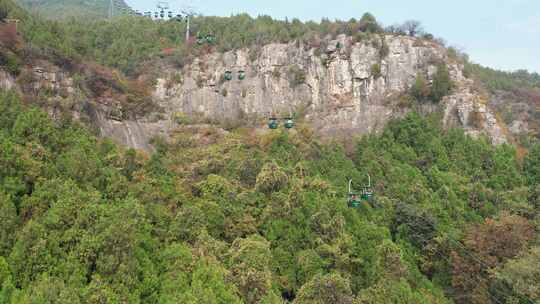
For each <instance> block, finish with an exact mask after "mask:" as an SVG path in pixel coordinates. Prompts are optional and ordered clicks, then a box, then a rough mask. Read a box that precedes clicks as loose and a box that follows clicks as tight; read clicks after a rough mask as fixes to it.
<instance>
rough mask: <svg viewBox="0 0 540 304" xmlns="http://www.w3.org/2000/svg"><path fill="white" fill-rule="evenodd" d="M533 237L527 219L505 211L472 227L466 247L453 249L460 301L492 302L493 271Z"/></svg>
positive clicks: (454, 278) (464, 243) (456, 291)
mask: <svg viewBox="0 0 540 304" xmlns="http://www.w3.org/2000/svg"><path fill="white" fill-rule="evenodd" d="M532 237H533V227H532V225H531V224H530V223H529V222H528V221H527V219H525V218H523V217H520V216H517V215H510V214H508V213H502V214H501V215H500V216H499V217H498V218H497V219H487V220H485V222H484V223H482V224H479V225H475V226H473V227H471V228H470V229H468V231H467V234H466V235H465V239H464V242H463V245H464V246H463V248H462V247H461V246H458V247H457V248H456V249H455V250H454V251H453V252H452V255H451V257H452V285H453V287H454V291H455V294H454V297H455V300H456V302H457V303H489V301H488V299H489V298H490V295H489V293H488V287H489V286H490V284H491V283H492V282H491V277H490V276H489V270H491V269H494V268H496V267H499V266H501V265H502V264H503V263H504V262H505V261H506V260H508V259H510V258H513V257H515V256H516V255H518V254H519V253H520V252H521V251H522V250H523V249H525V248H526V246H527V243H528V242H529V241H530V240H531V239H532Z"/></svg>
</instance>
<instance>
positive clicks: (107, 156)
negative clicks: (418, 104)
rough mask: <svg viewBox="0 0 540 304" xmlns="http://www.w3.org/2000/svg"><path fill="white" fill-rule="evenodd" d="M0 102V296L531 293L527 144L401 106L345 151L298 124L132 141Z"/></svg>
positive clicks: (159, 299)
mask: <svg viewBox="0 0 540 304" xmlns="http://www.w3.org/2000/svg"><path fill="white" fill-rule="evenodd" d="M0 111H1V112H2V113H3V114H2V116H0V286H1V288H0V302H1V303H287V302H289V303H296V304H303V303H452V302H455V303H490V302H491V303H530V302H527V300H528V299H530V300H531V301H533V302H534V301H540V298H539V294H538V284H537V282H538V280H537V278H538V271H536V270H537V269H538V268H537V267H536V266H537V263H538V246H539V243H538V239H537V232H538V229H539V228H540V227H539V226H538V225H539V223H540V218H539V213H538V212H539V210H540V209H539V208H540V204H539V203H538V201H539V199H538V197H540V190H539V188H538V179H537V172H538V171H539V169H540V168H539V167H538V166H539V165H540V162H539V161H538V157H539V155H540V153H538V151H540V148H538V147H536V148H535V150H534V151H532V152H531V153H530V154H529V157H528V158H527V160H526V161H525V162H524V163H523V165H520V164H519V163H518V161H517V160H516V157H515V154H516V153H515V150H514V149H513V148H512V147H510V146H506V145H503V146H499V147H494V146H492V145H490V144H489V143H488V142H487V141H486V140H484V139H479V140H475V139H472V138H469V137H467V136H466V135H465V134H464V133H463V131H461V130H458V129H454V130H449V131H447V132H443V131H442V130H441V129H440V127H439V126H438V125H437V123H436V122H435V121H436V119H431V118H422V117H420V116H419V115H416V114H410V115H408V116H407V117H406V118H404V119H403V120H400V121H394V122H392V123H391V124H390V125H389V126H388V127H387V128H386V129H385V130H384V132H383V133H382V134H379V135H372V136H367V137H364V138H362V139H361V140H358V141H357V142H356V147H357V149H356V151H354V153H352V154H351V155H348V154H346V153H345V150H344V148H343V147H342V146H341V145H340V144H339V143H332V144H321V143H319V142H318V141H317V140H316V139H315V138H314V137H313V135H312V132H311V131H310V130H309V129H307V128H306V127H305V126H302V125H301V124H300V125H299V127H298V128H297V129H295V130H291V131H290V132H287V131H269V132H268V133H266V134H264V135H255V134H253V133H251V132H249V131H248V130H241V129H240V130H236V131H233V132H231V133H230V134H223V133H219V132H215V131H213V129H211V128H210V129H206V130H199V131H197V132H196V134H193V132H194V131H193V129H190V131H184V132H179V133H177V135H176V136H175V137H174V138H173V140H172V142H171V143H165V142H163V141H159V140H156V142H155V144H156V149H157V151H156V152H155V153H153V154H152V155H148V156H147V155H145V154H142V153H139V152H136V151H134V150H125V149H122V148H120V147H117V146H116V145H114V144H113V143H111V142H110V141H108V140H99V139H96V138H95V137H93V136H92V135H90V134H89V133H88V132H87V131H85V130H84V129H82V128H81V127H79V126H77V125H76V124H75V123H73V122H71V121H69V120H62V121H58V122H53V121H51V120H50V119H49V118H48V116H47V114H45V113H43V112H41V111H40V110H37V109H32V108H26V107H24V106H22V105H21V104H20V102H19V101H18V97H17V96H16V95H15V94H13V93H2V95H1V96H0ZM195 135H197V136H198V137H194V136H195ZM201 135H202V136H204V137H205V140H204V141H200V140H199V141H196V139H195V138H199V139H200V136H201ZM199 142H204V143H205V144H201V143H199ZM368 172H369V173H370V174H371V176H372V179H373V181H374V190H375V193H376V199H375V201H374V202H373V204H372V205H368V204H366V205H364V206H362V207H361V208H360V209H358V210H357V209H349V208H348V207H347V205H346V191H347V189H346V188H347V185H346V183H347V178H353V180H354V181H355V184H357V185H361V184H363V183H366V173H368Z"/></svg>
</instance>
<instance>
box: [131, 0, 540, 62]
mask: <svg viewBox="0 0 540 304" xmlns="http://www.w3.org/2000/svg"><path fill="white" fill-rule="evenodd" d="M126 2H127V3H128V4H130V5H131V6H132V7H133V8H135V9H138V10H141V11H145V10H154V8H155V5H156V3H157V1H156V2H154V1H148V0H126ZM168 2H169V4H170V6H171V8H175V7H178V8H179V7H181V6H182V5H185V4H191V5H192V6H195V7H196V8H197V9H198V11H200V12H201V13H202V14H204V15H219V16H228V15H231V14H236V13H243V12H246V13H249V14H250V15H252V16H257V15H263V14H265V15H271V16H272V17H275V18H279V19H283V18H285V17H288V18H295V17H296V18H299V19H302V20H320V19H321V18H323V17H327V18H329V19H342V20H348V19H350V18H352V17H355V18H359V17H361V16H362V14H363V13H364V12H371V13H372V14H374V15H375V17H377V19H378V20H379V21H380V22H382V23H383V24H384V25H389V24H393V23H398V22H402V21H404V20H407V19H417V20H420V21H421V22H422V23H423V25H424V28H425V29H426V30H427V31H429V32H431V33H433V34H434V35H435V36H438V37H442V38H444V39H445V40H446V41H447V42H448V44H449V45H452V46H457V47H459V48H461V49H462V50H464V51H465V52H466V53H468V54H469V55H470V57H471V59H472V60H473V61H474V62H478V63H481V64H483V65H486V66H490V67H494V68H498V69H504V70H516V69H528V70H529V71H536V72H540V0H453V1H442V0H271V1H268V0H191V1H187V0H186V1H184V0H171V1H168Z"/></svg>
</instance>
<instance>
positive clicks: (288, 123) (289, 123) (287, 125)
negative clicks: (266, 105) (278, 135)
mask: <svg viewBox="0 0 540 304" xmlns="http://www.w3.org/2000/svg"><path fill="white" fill-rule="evenodd" d="M293 127H294V121H293V120H292V118H290V117H289V118H285V128H287V129H292V128H293Z"/></svg>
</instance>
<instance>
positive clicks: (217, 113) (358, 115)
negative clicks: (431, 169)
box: [0, 35, 517, 150]
mask: <svg viewBox="0 0 540 304" xmlns="http://www.w3.org/2000/svg"><path fill="white" fill-rule="evenodd" d="M326 45H328V47H327V48H326V49H324V50H323V54H317V53H318V52H316V51H315V50H314V49H309V48H307V47H305V46H304V45H302V44H299V43H296V42H292V43H288V44H269V45H266V46H263V47H261V48H260V50H259V51H258V53H256V54H255V53H253V52H254V50H249V49H240V50H235V51H230V52H227V53H224V54H220V53H211V54H208V55H205V56H204V57H201V58H197V59H195V60H194V61H193V62H192V63H191V64H190V65H188V66H186V67H184V68H183V69H175V68H172V67H168V68H165V69H164V70H163V73H162V75H161V77H159V79H157V82H156V86H155V89H154V91H153V94H152V96H153V100H154V102H155V104H157V105H158V106H159V108H160V109H162V111H160V113H147V115H146V116H145V117H143V118H137V119H125V117H124V116H123V115H122V109H121V105H120V104H121V103H120V102H119V101H118V100H114V99H112V98H109V99H101V100H87V99H85V98H84V97H81V96H82V95H83V94H81V92H80V91H79V88H78V87H77V86H76V85H75V84H74V80H73V75H70V74H69V73H67V72H65V71H62V70H61V69H59V68H58V67H55V66H52V65H51V64H50V63H49V64H47V63H43V64H42V63H40V64H39V65H35V66H33V67H32V68H31V69H32V75H33V76H32V78H33V80H32V83H31V84H30V86H31V87H32V88H33V89H34V90H39V89H41V88H44V87H47V88H52V89H53V91H64V95H65V93H67V94H68V95H69V96H70V98H72V99H74V100H75V101H74V102H73V106H72V107H71V108H70V111H72V113H73V116H74V117H76V118H81V119H82V118H83V117H85V116H86V117H89V118H90V119H89V120H90V122H91V123H92V124H93V125H94V127H95V128H96V129H97V130H99V132H100V134H101V135H102V136H107V137H111V138H113V139H115V140H117V141H118V142H120V143H122V144H125V145H127V146H130V147H134V148H139V149H144V150H151V146H150V144H149V141H150V139H151V138H152V137H154V136H165V137H166V136H168V135H169V134H170V133H171V132H172V131H174V129H175V128H178V127H179V126H178V124H177V123H176V120H177V117H179V116H182V117H186V118H187V119H188V120H191V122H193V123H201V122H228V121H229V122H230V121H232V122H238V121H241V120H244V119H246V118H261V122H262V119H263V118H268V117H269V116H274V115H275V116H281V117H283V116H288V115H290V114H299V113H300V112H301V113H302V114H303V115H304V117H303V118H304V119H305V120H306V121H307V122H310V123H311V124H312V125H313V127H314V129H315V130H317V132H319V133H320V134H322V135H326V136H332V135H334V134H338V133H343V134H348V135H359V134H366V133H369V132H377V131H379V130H381V129H382V128H383V127H384V126H385V125H386V123H387V122H388V121H389V120H390V119H392V118H395V117H402V116H403V115H405V114H406V113H407V112H408V111H409V110H410V109H409V108H408V107H406V106H404V105H401V104H399V102H398V98H397V97H399V96H400V95H401V94H403V93H404V92H405V91H406V90H408V89H409V88H410V86H411V85H412V84H413V83H414V81H415V78H416V76H417V75H418V74H422V75H424V76H425V77H426V79H427V80H428V81H430V82H431V81H432V80H433V76H434V75H435V73H436V71H437V64H438V63H440V62H446V63H447V65H448V67H449V71H450V75H451V78H452V79H453V80H454V82H455V83H456V87H455V89H454V91H453V92H452V94H451V95H450V96H447V97H445V98H444V99H443V100H442V101H441V102H440V104H438V105H424V106H422V111H424V112H426V113H429V112H435V111H440V112H442V113H443V114H444V124H445V125H446V126H447V127H452V126H460V127H463V128H465V130H466V131H467V132H468V133H469V134H471V135H473V136H477V135H479V134H485V135H487V136H489V137H490V138H491V140H492V142H493V143H494V144H500V143H503V142H506V141H507V138H506V135H505V132H504V127H503V125H504V124H503V123H502V122H500V121H498V120H497V118H496V115H495V113H494V111H493V110H492V109H491V108H490V107H489V106H488V103H486V102H485V97H483V96H482V95H481V94H480V93H479V92H477V91H476V90H475V86H474V85H473V83H472V81H470V80H468V79H466V78H465V77H463V74H462V69H463V67H462V66H460V65H459V64H456V63H454V62H452V61H451V60H449V59H448V58H447V53H446V49H445V48H444V47H442V46H441V45H438V44H436V43H433V42H430V41H424V40H421V39H418V38H411V37H406V36H392V35H385V36H378V37H376V38H375V39H374V40H371V41H361V42H356V43H355V42H354V41H353V39H352V38H351V37H347V36H345V35H340V36H338V37H337V38H336V39H334V40H329V41H327V42H326ZM383 45H385V46H387V54H383V52H381V47H382V46H383ZM254 55H256V56H254ZM374 70H380V74H379V75H373V72H374ZM226 71H231V72H232V74H233V79H232V80H231V81H225V80H224V78H223V75H224V73H225V72H226ZM240 71H245V73H246V75H247V77H246V79H244V80H240V79H239V78H238V77H239V72H240ZM6 75H7V74H6V73H1V72H0V86H2V87H4V88H7V87H8V86H12V87H13V86H15V82H14V80H13V79H12V78H9V75H7V76H6ZM64 99H65V98H64V97H62V98H60V97H58V96H55V97H52V98H51V100H50V102H49V105H46V106H48V107H51V109H52V110H50V111H49V112H50V113H53V116H55V114H54V113H56V112H57V111H56V110H55V108H54V107H55V106H51V105H50V104H53V105H55V104H58V103H62V102H64ZM477 117H480V118H481V119H480V120H481V121H476V122H475V121H474V119H473V118H477ZM262 126H263V125H262V123H261V125H260V126H259V127H262ZM255 127H257V126H255ZM516 128H517V127H516Z"/></svg>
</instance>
